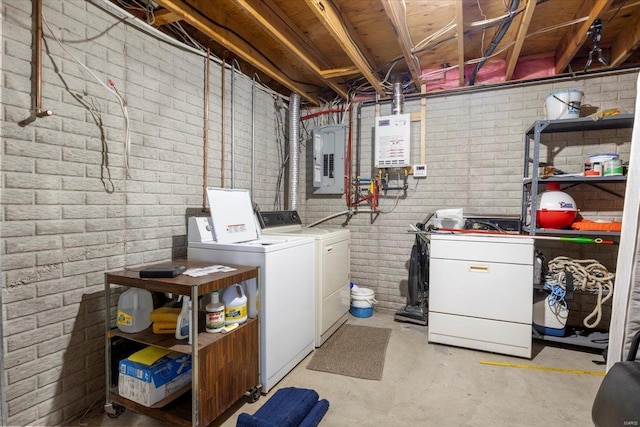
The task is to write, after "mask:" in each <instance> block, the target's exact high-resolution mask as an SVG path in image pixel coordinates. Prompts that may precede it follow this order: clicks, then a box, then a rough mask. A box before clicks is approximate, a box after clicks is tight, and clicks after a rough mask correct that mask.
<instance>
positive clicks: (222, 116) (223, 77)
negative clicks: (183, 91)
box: [220, 58, 227, 188]
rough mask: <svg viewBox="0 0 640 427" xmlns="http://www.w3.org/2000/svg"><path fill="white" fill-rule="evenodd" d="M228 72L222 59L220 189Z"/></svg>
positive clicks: (222, 175)
mask: <svg viewBox="0 0 640 427" xmlns="http://www.w3.org/2000/svg"><path fill="white" fill-rule="evenodd" d="M226 72H227V63H226V62H225V60H224V58H222V91H221V92H222V93H221V98H222V99H221V104H222V107H221V109H220V119H221V121H222V125H221V129H222V139H221V141H222V145H221V147H220V187H221V188H224V143H225V137H224V133H225V128H224V120H225V117H224V98H225V96H224V93H225V91H226V87H225V86H226V85H225V83H226V79H225V74H226Z"/></svg>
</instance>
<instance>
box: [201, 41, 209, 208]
mask: <svg viewBox="0 0 640 427" xmlns="http://www.w3.org/2000/svg"><path fill="white" fill-rule="evenodd" d="M210 55H211V49H210V48H207V57H206V59H205V61H206V63H205V67H204V70H205V71H204V72H205V76H204V131H203V134H204V135H203V139H204V141H203V151H204V164H203V171H202V211H203V212H204V211H205V210H206V209H207V177H208V169H209V64H210V62H211V61H210V58H209V57H210Z"/></svg>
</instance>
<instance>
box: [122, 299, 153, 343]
mask: <svg viewBox="0 0 640 427" xmlns="http://www.w3.org/2000/svg"><path fill="white" fill-rule="evenodd" d="M152 311H153V297H152V296H151V292H149V291H147V290H146V289H138V288H130V289H129V290H127V291H124V292H123V293H122V294H121V295H120V298H119V299H118V317H117V318H116V325H117V326H118V329H120V330H121V331H122V332H126V333H129V334H131V333H135V332H140V331H144V330H145V329H147V328H148V327H149V326H151V312H152Z"/></svg>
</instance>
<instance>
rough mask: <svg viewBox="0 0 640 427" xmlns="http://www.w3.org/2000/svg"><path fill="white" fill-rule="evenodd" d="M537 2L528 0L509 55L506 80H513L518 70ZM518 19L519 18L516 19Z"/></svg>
mask: <svg viewBox="0 0 640 427" xmlns="http://www.w3.org/2000/svg"><path fill="white" fill-rule="evenodd" d="M537 3H538V2H537V0H528V1H527V6H526V9H525V10H524V15H522V17H521V18H520V25H519V26H518V34H517V35H516V39H515V40H514V42H515V43H514V45H513V47H512V48H511V50H509V53H508V54H507V70H506V73H505V80H507V81H509V80H511V77H512V76H513V72H514V70H515V69H516V64H517V63H518V58H520V52H521V51H522V46H523V45H524V39H525V38H526V37H527V31H528V30H529V24H531V18H533V11H534V10H535V9H536V4H537ZM516 19H518V18H516Z"/></svg>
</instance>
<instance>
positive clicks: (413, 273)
mask: <svg viewBox="0 0 640 427" xmlns="http://www.w3.org/2000/svg"><path fill="white" fill-rule="evenodd" d="M430 218H431V216H429V217H427V218H426V219H425V221H424V222H421V223H417V224H416V228H417V229H418V230H419V231H417V232H416V239H415V243H414V244H413V247H412V248H411V260H410V261H409V282H408V286H407V305H406V306H405V307H404V308H403V309H402V310H398V311H397V312H396V314H395V316H394V318H395V320H397V321H400V322H411V323H416V324H418V325H423V326H426V325H427V313H428V311H429V310H428V298H429V241H428V240H427V237H426V236H425V235H424V234H423V233H420V232H424V231H425V224H426V223H427V222H428V221H429V219H430Z"/></svg>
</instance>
